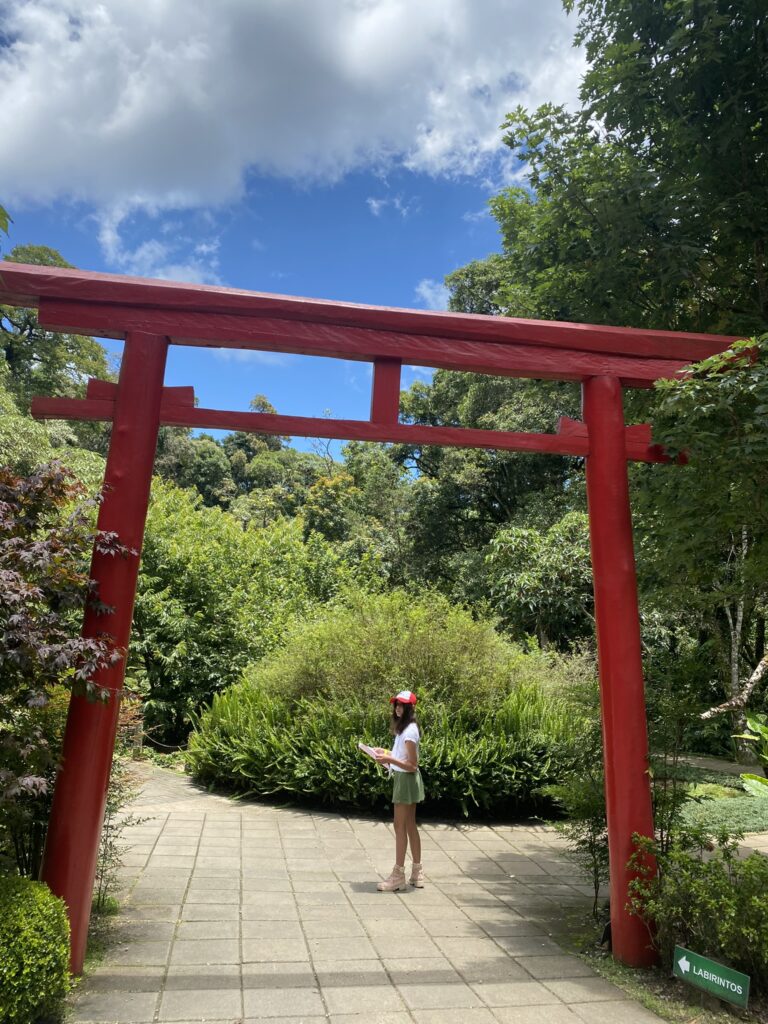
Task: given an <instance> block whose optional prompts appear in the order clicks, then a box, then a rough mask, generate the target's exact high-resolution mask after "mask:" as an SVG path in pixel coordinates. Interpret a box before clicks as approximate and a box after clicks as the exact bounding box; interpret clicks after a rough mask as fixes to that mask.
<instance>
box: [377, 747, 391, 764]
mask: <svg viewBox="0 0 768 1024" xmlns="http://www.w3.org/2000/svg"><path fill="white" fill-rule="evenodd" d="M375 750H376V763H377V764H391V762H392V757H391V756H390V754H389V752H388V751H386V750H384V748H383V747H376V748H375Z"/></svg>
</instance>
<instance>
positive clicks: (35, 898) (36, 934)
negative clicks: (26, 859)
mask: <svg viewBox="0 0 768 1024" xmlns="http://www.w3.org/2000/svg"><path fill="white" fill-rule="evenodd" d="M68 964H69V922H68V921H67V915H66V911H65V909H64V904H63V902H62V901H61V900H60V899H57V898H56V897H55V896H54V895H53V893H52V892H51V891H50V889H48V888H47V886H45V885H43V884H41V883H40V882H32V881H30V880H29V879H27V878H18V877H0V1021H2V1022H3V1024H34V1022H35V1021H37V1020H38V1019H39V1018H41V1017H43V1016H48V1017H50V1016H53V1015H56V1014H57V1013H58V1012H59V1011H60V1010H61V1008H62V1002H63V999H64V996H65V995H66V994H67V991H68V989H69V972H68Z"/></svg>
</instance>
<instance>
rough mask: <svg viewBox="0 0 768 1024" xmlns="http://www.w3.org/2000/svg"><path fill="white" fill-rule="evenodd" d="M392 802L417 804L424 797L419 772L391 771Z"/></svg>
mask: <svg viewBox="0 0 768 1024" xmlns="http://www.w3.org/2000/svg"><path fill="white" fill-rule="evenodd" d="M392 780H393V781H392V803H393V804H418V803H421V801H422V800H423V799H424V783H423V782H422V781H421V772H420V771H415V772H392Z"/></svg>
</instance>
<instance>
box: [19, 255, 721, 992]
mask: <svg viewBox="0 0 768 1024" xmlns="http://www.w3.org/2000/svg"><path fill="white" fill-rule="evenodd" d="M0 302H2V303H6V304H9V305H17V306H35V307H37V308H38V311H39V321H40V324H41V325H42V326H43V327H46V328H48V329H51V330H63V331H71V332H77V333H88V334H96V335H98V336H101V337H108V338H120V339H124V341H125V347H124V352H123V359H122V365H121V368H120V376H119V380H118V383H117V384H114V383H110V382H107V381H98V380H91V381H89V383H88V390H87V396H86V398H84V399H73V398H38V399H35V400H34V402H33V406H32V411H33V414H34V415H35V416H37V417H39V418H55V419H86V420H106V421H111V422H112V425H113V426H112V439H111V442H110V446H109V453H108V455H107V464H106V471H105V476H104V499H103V502H102V504H101V507H100V510H99V518H98V528H99V530H103V531H114V532H115V533H117V534H118V535H119V537H120V540H121V541H122V542H123V544H125V545H126V546H128V547H129V548H133V549H135V550H136V551H137V552H140V551H141V547H142V542H143V537H144V524H145V520H146V513H147V505H148V501H149V490H150V483H151V478H152V467H153V462H154V456H155V447H156V444H157V434H158V429H159V427H160V425H161V424H163V425H166V424H167V425H171V426H185V427H212V428H223V429H225V430H243V431H252V432H255V433H268V434H282V435H293V436H304V437H328V438H340V439H346V440H350V439H355V440H361V441H389V442H401V443H402V442H405V443H409V444H422V445H454V446H459V447H475V448H499V449H506V450H509V451H522V452H531V451H539V452H550V453H552V454H560V455H576V456H582V457H586V465H587V498H588V506H589V521H590V543H591V550H592V566H593V577H594V592H595V617H596V621H597V636H598V656H599V672H600V693H601V706H602V719H603V748H604V757H605V789H606V806H607V814H608V836H609V847H610V874H611V882H610V894H611V922H612V937H613V952H614V955H615V956H616V957H617V958H618V959H620V960H622V961H624V962H625V963H628V964H630V965H633V966H641V965H645V964H648V963H650V962H652V961H653V959H654V955H653V951H652V949H651V948H650V947H649V943H648V935H647V931H646V929H645V927H644V925H643V924H642V923H641V922H640V921H639V919H637V918H635V917H631V916H630V915H629V914H628V913H627V911H626V909H625V904H626V898H627V887H628V884H629V882H630V880H631V877H632V876H631V873H630V872H629V871H628V869H627V861H628V859H629V856H630V854H631V852H632V838H631V837H632V834H633V833H635V832H637V833H639V834H641V835H652V834H653V816H652V810H651V795H650V782H649V775H648V737H647V729H646V720H645V700H644V694H643V675H642V663H641V649H640V626H639V618H638V607H637V585H636V578H635V561H634V551H633V544H632V522H631V513H630V505H629V488H628V478H627V465H626V464H627V460H628V459H633V460H640V461H645V462H664V461H668V460H667V458H666V457H665V455H664V453H663V451H661V450H660V449H659V447H658V446H654V445H652V444H651V432H650V427H649V426H648V425H647V424H643V425H639V426H625V423H624V413H623V403H622V388H625V387H627V388H649V387H651V386H652V384H653V382H654V381H655V380H658V379H659V378H663V377H673V376H674V375H675V374H677V373H678V371H679V370H681V369H682V368H683V367H684V366H686V365H687V364H689V363H691V362H693V361H696V360H699V359H702V358H704V357H706V356H709V355H712V354H714V353H715V352H721V351H723V350H724V349H726V348H728V347H729V345H730V344H731V343H732V341H733V340H734V339H733V338H728V337H723V336H719V335H702V334H683V333H674V332H671V331H645V330H635V329H631V328H622V327H599V326H592V325H588V324H571V323H556V322H548V321H541V320H516V319H508V318H503V317H486V316H474V315H467V314H460V313H432V312H424V311H417V310H402V309H387V308H382V307H375V306H358V305H352V304H348V303H335V302H323V301H317V300H308V299H298V298H291V297H287V296H280V295H266V294H260V293H256V292H246V291H237V290H234V289H225V288H210V287H202V286H197V285H181V284H174V283H169V282H163V281H150V280H141V279H136V278H127V277H118V276H113V275H108V274H96V273H86V272H80V271H76V270H60V269H52V268H49V267H39V266H25V265H22V264H16V263H7V262H6V263H2V264H0ZM169 344H173V345H197V346H207V347H214V348H243V349H259V350H266V351H277V352H294V353H303V354H306V355H317V356H326V357H335V358H342V359H356V360H363V361H367V362H372V363H373V366H374V374H373V388H372V401H371V414H370V420H368V421H360V420H333V419H315V418H308V417H299V416H278V415H268V414H265V413H243V412H230V411H223V410H217V409H201V408H196V407H195V405H194V392H193V389H192V388H191V387H180V388H179V387H173V388H172V387H164V386H163V377H164V372H165V361H166V354H167V350H168V345H169ZM403 363H406V364H411V365H418V366H428V367H434V368H441V369H447V370H462V371H467V372H473V373H487V374H496V375H503V376H509V377H532V378H541V379H547V380H569V381H579V382H580V383H581V385H582V409H583V422H577V421H574V420H561V421H560V424H559V428H558V432H557V433H556V434H526V433H512V432H507V431H490V430H474V429H472V430H471V429H464V428H459V427H427V426H413V425H405V424H401V423H399V422H398V413H399V398H400V370H401V366H402V364H403ZM138 572H139V556H138V555H137V556H129V557H126V558H112V557H108V556H105V555H101V554H99V552H98V551H96V550H94V553H93V561H92V565H91V577H92V578H93V579H94V580H96V581H97V582H98V585H99V592H100V597H101V600H102V601H103V602H104V603H105V604H107V605H109V606H111V607H112V608H113V611H112V612H111V613H109V614H107V615H97V614H96V613H95V612H94V610H93V609H87V610H86V613H85V619H84V623H83V635H85V636H97V635H99V634H103V633H105V632H106V633H109V634H111V635H112V636H113V637H114V639H115V642H116V644H117V645H118V646H119V647H120V648H125V649H127V647H128V641H129V637H130V631H131V620H132V616H133V603H134V598H135V593H136V582H137V577H138ZM124 673H125V659H123V660H121V661H120V662H119V663H118V664H117V665H114V666H113V667H112V668H110V669H107V670H105V671H104V672H102V673H100V674H99V676H98V677H97V679H96V681H97V682H98V683H99V684H100V685H101V686H103V687H105V688H107V689H109V690H110V691H112V697H111V699H110V700H109V701H108V702H100V701H99V702H90V701H88V700H87V699H85V698H84V697H79V696H73V697H72V699H71V703H70V709H69V715H68V718H67V726H66V732H65V736H64V749H63V762H62V767H61V770H60V772H59V775H58V778H57V782H56V789H55V793H54V800H53V809H52V812H51V820H50V824H49V828H48V839H47V843H46V848H45V857H44V864H43V878H44V880H45V881H46V882H47V883H48V884H49V886H50V887H51V889H52V890H53V891H54V892H55V893H56V894H57V895H58V896H61V897H62V898H63V899H64V901H65V903H66V905H67V909H68V912H69V918H70V923H71V927H72V959H71V963H72V969H73V971H74V972H75V973H80V972H81V970H82V964H83V957H84V954H85V944H86V937H87V930H88V920H89V916H90V906H91V892H92V888H93V879H94V874H95V870H96V859H97V853H98V846H99V837H100V833H101V827H102V821H103V817H104V805H105V801H106V792H107V785H108V782H109V772H110V766H111V762H112V754H113V749H114V741H115V731H116V726H117V712H118V704H119V694H120V691H121V688H122V685H123V677H124Z"/></svg>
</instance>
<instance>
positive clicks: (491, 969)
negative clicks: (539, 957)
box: [451, 955, 531, 984]
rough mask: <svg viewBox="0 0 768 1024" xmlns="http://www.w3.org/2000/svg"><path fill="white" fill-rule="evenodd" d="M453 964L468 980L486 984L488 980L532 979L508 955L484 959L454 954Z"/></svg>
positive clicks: (465, 979)
mask: <svg viewBox="0 0 768 1024" xmlns="http://www.w3.org/2000/svg"><path fill="white" fill-rule="evenodd" d="M451 964H452V965H453V967H455V968H456V970H457V971H458V972H459V974H460V975H461V976H462V978H463V979H464V981H466V982H470V983H472V982H476V983H478V984H485V983H486V982H504V981H530V977H531V976H530V975H529V974H528V973H527V972H526V971H524V970H523V968H522V967H518V965H517V964H516V963H515V961H514V960H513V959H512V958H511V957H508V956H506V955H504V956H500V957H499V956H496V957H491V958H490V959H488V960H483V959H481V958H477V957H460V956H452V957H451Z"/></svg>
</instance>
